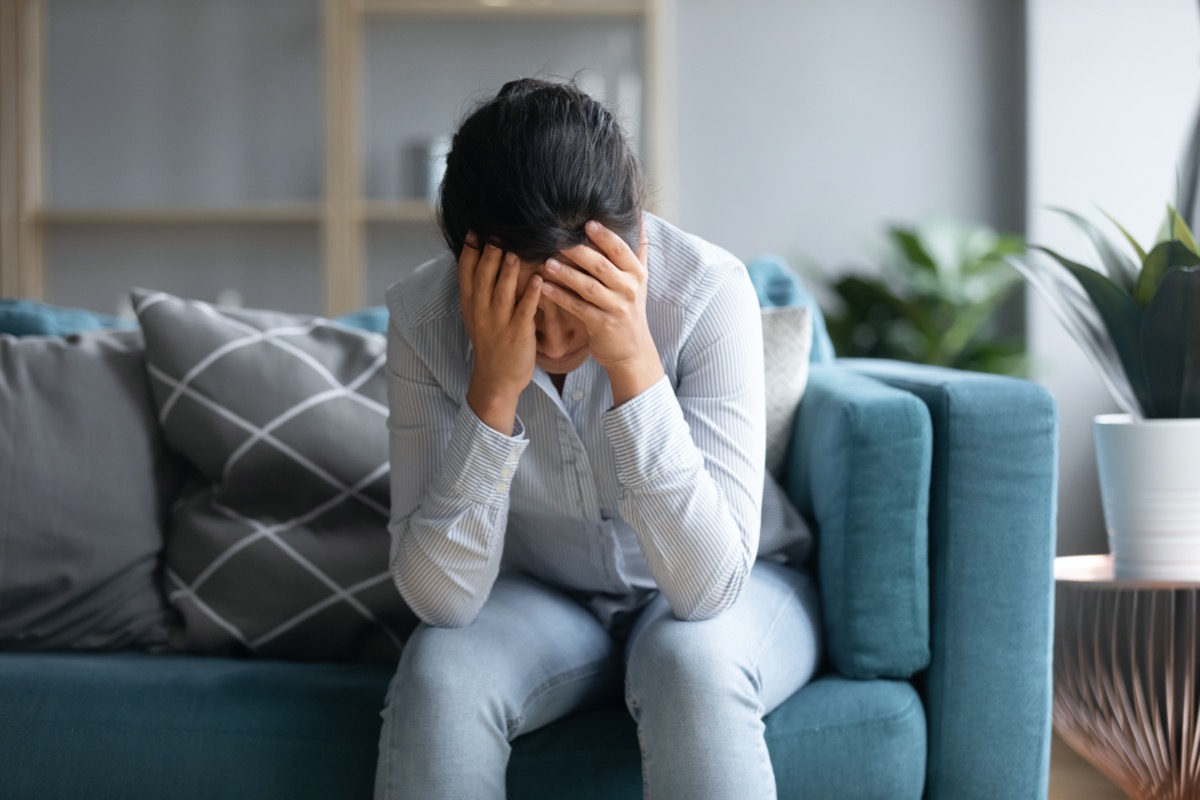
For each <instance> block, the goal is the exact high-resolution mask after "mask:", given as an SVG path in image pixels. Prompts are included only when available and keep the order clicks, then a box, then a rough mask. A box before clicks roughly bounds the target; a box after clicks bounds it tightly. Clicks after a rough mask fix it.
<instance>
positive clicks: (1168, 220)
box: [1154, 205, 1175, 244]
mask: <svg viewBox="0 0 1200 800" xmlns="http://www.w3.org/2000/svg"><path fill="white" fill-rule="evenodd" d="M1174 228H1175V220H1174V217H1173V215H1172V213H1171V206H1170V205H1168V206H1167V215H1166V216H1165V217H1163V221H1162V224H1161V225H1159V226H1158V234H1157V235H1156V236H1155V237H1154V243H1155V244H1162V243H1163V242H1169V241H1171V239H1172V238H1173V236H1174Z"/></svg>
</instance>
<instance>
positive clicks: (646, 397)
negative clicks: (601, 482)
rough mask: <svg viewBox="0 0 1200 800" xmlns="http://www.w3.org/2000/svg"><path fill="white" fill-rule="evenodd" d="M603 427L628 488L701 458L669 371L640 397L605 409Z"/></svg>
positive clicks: (618, 470) (685, 466)
mask: <svg viewBox="0 0 1200 800" xmlns="http://www.w3.org/2000/svg"><path fill="white" fill-rule="evenodd" d="M604 431H605V433H606V434H607V435H608V441H609V442H611V443H612V448H613V456H614V460H615V461H616V466H617V480H618V481H619V482H620V484H621V485H622V486H625V487H627V488H635V487H639V486H642V485H645V484H647V483H649V482H651V481H652V480H653V479H654V478H655V477H657V476H658V475H662V474H665V473H668V472H672V471H675V470H678V469H681V468H684V469H690V468H691V467H692V466H693V462H694V461H695V460H696V459H697V458H699V453H698V451H697V450H696V446H695V443H694V442H693V441H692V435H691V431H690V429H689V428H688V424H687V421H686V420H685V419H684V418H683V409H681V408H680V407H679V400H678V399H677V398H676V397H675V392H674V390H673V389H672V388H671V382H670V380H669V379H668V378H667V376H666V375H664V376H663V377H661V378H659V379H658V381H656V382H655V383H654V384H653V385H652V386H651V387H650V388H649V389H646V390H645V391H644V392H642V393H641V394H639V395H638V396H637V397H634V398H632V399H630V400H627V401H625V402H624V403H622V404H621V405H619V406H617V407H616V408H611V409H609V410H608V411H606V412H604Z"/></svg>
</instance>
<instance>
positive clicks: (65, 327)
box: [0, 299, 137, 336]
mask: <svg viewBox="0 0 1200 800" xmlns="http://www.w3.org/2000/svg"><path fill="white" fill-rule="evenodd" d="M136 327H137V323H135V322H134V321H133V320H125V319H121V318H120V317H114V316H111V315H109V314H97V313H95V312H94V311H86V310H84V309H82V308H63V307H60V306H52V305H47V304H46V303H38V302H35V301H33V300H13V299H4V300H0V333H11V334H13V335H14V336H66V335H68V334H71V333H80V332H82V331H90V330H95V329H97V328H117V329H133V328H136Z"/></svg>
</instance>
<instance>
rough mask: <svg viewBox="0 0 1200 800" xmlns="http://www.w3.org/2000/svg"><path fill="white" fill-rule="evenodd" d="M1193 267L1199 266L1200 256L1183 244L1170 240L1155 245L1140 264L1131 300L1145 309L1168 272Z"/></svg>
mask: <svg viewBox="0 0 1200 800" xmlns="http://www.w3.org/2000/svg"><path fill="white" fill-rule="evenodd" d="M1195 266H1200V256H1198V255H1196V253H1195V251H1194V250H1191V249H1190V248H1188V247H1187V246H1186V245H1185V244H1184V243H1183V242H1181V241H1176V240H1174V239H1172V240H1170V241H1166V242H1161V243H1159V244H1156V245H1155V246H1154V249H1153V250H1151V251H1150V253H1149V254H1148V255H1147V256H1146V260H1145V261H1144V262H1142V272H1141V274H1140V275H1138V279H1137V284H1136V285H1135V286H1134V287H1133V299H1134V300H1136V301H1137V304H1138V305H1139V306H1141V307H1142V308H1145V307H1146V306H1147V305H1149V304H1150V299H1151V298H1152V297H1154V294H1155V292H1156V291H1157V290H1158V286H1159V284H1160V283H1162V280H1163V278H1164V277H1166V275H1167V273H1168V272H1170V271H1171V270H1173V269H1179V268H1180V267H1195Z"/></svg>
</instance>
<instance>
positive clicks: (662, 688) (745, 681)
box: [625, 618, 759, 715]
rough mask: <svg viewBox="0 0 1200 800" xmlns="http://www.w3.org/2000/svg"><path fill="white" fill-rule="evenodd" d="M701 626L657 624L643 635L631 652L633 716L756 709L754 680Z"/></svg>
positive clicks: (666, 620) (745, 666)
mask: <svg viewBox="0 0 1200 800" xmlns="http://www.w3.org/2000/svg"><path fill="white" fill-rule="evenodd" d="M707 627H708V626H706V625H705V624H704V622H685V621H681V620H677V619H673V618H664V619H661V620H656V621H655V622H654V623H653V624H651V625H650V626H648V627H647V628H646V629H645V630H643V631H641V634H640V635H639V636H638V638H637V640H636V641H635V642H634V643H633V645H632V646H631V648H630V651H629V661H628V664H627V666H626V679H625V685H626V699H627V702H628V704H629V706H630V710H631V711H633V712H634V714H635V715H636V714H637V713H638V711H639V710H640V709H641V708H643V707H645V706H647V705H648V704H659V703H662V704H669V705H668V707H671V708H675V709H681V710H682V709H686V708H687V707H690V706H699V707H704V706H709V707H711V706H714V705H716V706H721V705H724V704H727V703H730V702H733V703H737V704H741V705H748V706H750V707H755V706H757V704H758V694H759V686H758V676H757V675H756V674H755V672H754V670H753V669H752V668H750V667H749V666H748V663H747V662H748V660H747V659H743V658H740V657H739V654H738V653H735V652H732V651H731V649H730V648H728V647H727V646H723V645H722V643H721V642H720V641H717V640H716V639H715V637H713V636H711V635H709V634H710V631H708V630H706V628H707Z"/></svg>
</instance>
